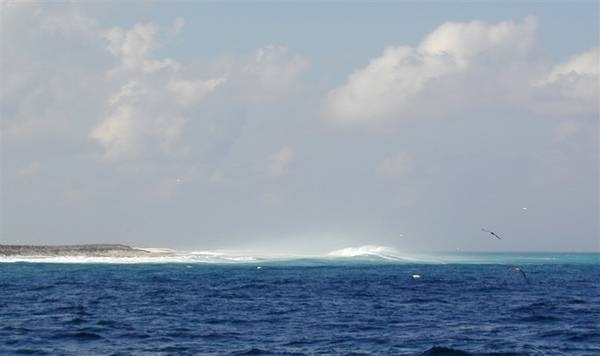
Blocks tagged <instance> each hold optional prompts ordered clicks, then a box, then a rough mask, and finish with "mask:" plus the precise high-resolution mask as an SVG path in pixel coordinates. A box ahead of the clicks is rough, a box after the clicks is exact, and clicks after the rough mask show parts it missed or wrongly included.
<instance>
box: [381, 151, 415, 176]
mask: <svg viewBox="0 0 600 356" xmlns="http://www.w3.org/2000/svg"><path fill="white" fill-rule="evenodd" d="M412 167H413V159H412V157H411V156H410V155H409V154H408V153H406V152H400V153H398V154H395V155H392V156H388V157H385V158H384V159H383V160H382V161H381V162H380V163H379V166H378V167H377V174H378V175H379V176H382V177H400V176H403V175H405V174H407V173H409V172H410V171H411V170H412Z"/></svg>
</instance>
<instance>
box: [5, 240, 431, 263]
mask: <svg viewBox="0 0 600 356" xmlns="http://www.w3.org/2000/svg"><path fill="white" fill-rule="evenodd" d="M139 249H141V250H145V251H148V252H153V253H164V254H163V255H155V256H144V257H95V256H83V255H82V256H9V257H7V256H2V257H0V263H14V262H34V263H35V262H37V263H114V264H133V263H143V264H148V263H183V264H186V265H190V264H195V263H204V264H211V263H213V264H236V263H237V264H244V263H245V264H252V263H258V262H260V263H263V262H287V261H295V260H306V259H308V260H315V261H316V262H318V261H322V262H324V261H335V260H343V261H348V260H364V259H368V260H383V261H390V262H394V261H395V262H404V263H406V262H412V263H439V262H440V261H435V260H434V259H432V258H430V257H428V256H417V255H408V254H403V253H400V252H399V251H398V250H396V249H394V248H391V247H386V246H375V245H366V246H359V247H347V248H343V249H340V250H335V251H331V252H329V253H328V254H326V255H283V254H260V253H251V252H247V251H245V252H244V251H226V250H215V251H176V250H172V249H167V248H139Z"/></svg>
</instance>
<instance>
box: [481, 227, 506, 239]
mask: <svg viewBox="0 0 600 356" xmlns="http://www.w3.org/2000/svg"><path fill="white" fill-rule="evenodd" d="M481 231H485V232H487V233H488V234H491V235H492V236H494V237H495V238H497V239H498V240H502V238H501V237H500V236H498V235H496V233H495V232H493V231H490V230H486V229H484V228H481Z"/></svg>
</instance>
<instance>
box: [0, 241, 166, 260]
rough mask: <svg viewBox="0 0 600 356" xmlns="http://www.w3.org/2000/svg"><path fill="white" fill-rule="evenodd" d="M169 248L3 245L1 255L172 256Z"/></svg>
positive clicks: (118, 245)
mask: <svg viewBox="0 0 600 356" xmlns="http://www.w3.org/2000/svg"><path fill="white" fill-rule="evenodd" d="M172 255H173V252H172V251H170V250H168V249H143V248H136V247H131V246H127V245H120V244H86V245H55V246H52V245H2V244H0V256H6V257H27V256H44V257H61V256H85V257H163V256H172Z"/></svg>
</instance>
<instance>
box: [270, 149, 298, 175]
mask: <svg viewBox="0 0 600 356" xmlns="http://www.w3.org/2000/svg"><path fill="white" fill-rule="evenodd" d="M293 158H294V151H293V150H292V148H291V147H289V146H283V147H281V149H280V150H279V151H277V153H275V154H274V155H273V156H272V157H271V160H270V164H269V173H270V174H271V175H272V176H274V177H279V176H281V175H283V174H284V173H285V170H286V167H287V166H288V164H289V163H290V162H291V161H292V159H293Z"/></svg>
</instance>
